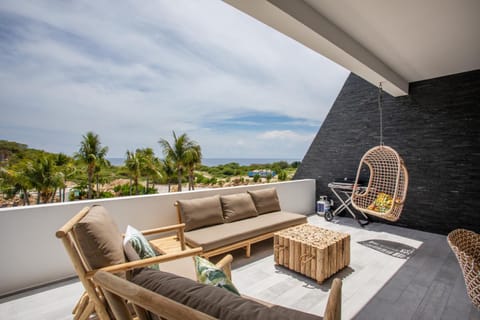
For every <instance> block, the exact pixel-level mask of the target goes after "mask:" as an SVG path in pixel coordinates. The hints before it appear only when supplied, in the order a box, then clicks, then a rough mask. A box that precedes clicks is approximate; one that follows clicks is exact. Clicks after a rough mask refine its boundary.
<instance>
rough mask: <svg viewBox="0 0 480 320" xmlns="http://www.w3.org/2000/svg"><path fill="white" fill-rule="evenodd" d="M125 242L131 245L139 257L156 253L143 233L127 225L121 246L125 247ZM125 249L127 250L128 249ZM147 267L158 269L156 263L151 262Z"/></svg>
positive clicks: (142, 257)
mask: <svg viewBox="0 0 480 320" xmlns="http://www.w3.org/2000/svg"><path fill="white" fill-rule="evenodd" d="M127 244H130V245H131V246H132V247H133V249H134V250H135V251H136V252H137V254H138V256H139V257H140V259H146V258H152V257H156V256H157V253H156V252H155V250H154V249H153V248H152V246H150V243H149V242H148V240H147V239H146V238H145V237H144V236H143V234H142V233H141V232H140V231H138V230H137V229H135V228H134V227H132V226H127V231H126V232H125V238H124V240H123V246H124V248H125V249H127ZM126 251H127V252H128V249H127V250H126ZM148 267H149V268H151V269H156V270H158V269H159V266H158V264H152V265H150V266H148Z"/></svg>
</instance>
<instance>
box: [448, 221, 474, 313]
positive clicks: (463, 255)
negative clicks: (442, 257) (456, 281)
mask: <svg viewBox="0 0 480 320" xmlns="http://www.w3.org/2000/svg"><path fill="white" fill-rule="evenodd" d="M447 240H448V244H449V245H450V247H451V248H452V250H453V252H454V253H455V255H456V256H457V259H458V262H459V264H460V268H461V269H462V272H463V277H464V278H465V285H466V286H467V293H468V296H469V297H470V299H471V300H472V303H473V304H474V305H475V307H477V308H479V309H480V234H478V233H475V232H473V231H470V230H465V229H456V230H454V231H452V232H450V233H449V234H448V236H447Z"/></svg>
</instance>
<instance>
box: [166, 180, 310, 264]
mask: <svg viewBox="0 0 480 320" xmlns="http://www.w3.org/2000/svg"><path fill="white" fill-rule="evenodd" d="M175 206H176V207H177V213H178V220H179V223H184V224H185V241H186V243H187V244H188V245H189V246H190V247H195V248H197V247H202V248H203V252H202V255H203V256H204V257H207V258H209V257H211V256H215V255H219V254H223V253H227V252H230V251H232V250H235V249H239V248H245V250H246V256H247V257H250V252H251V245H252V244H253V243H256V242H259V241H263V240H265V239H269V238H272V237H273V234H274V233H275V232H277V231H279V230H282V229H285V228H288V227H291V226H295V225H299V224H304V223H307V218H306V216H305V215H302V214H298V213H292V212H286V211H282V210H281V208H280V202H279V199H278V195H277V192H276V190H275V188H269V189H260V190H254V191H250V190H249V191H248V192H243V193H237V194H230V195H221V196H219V195H216V196H210V197H204V198H198V199H190V200H178V201H177V202H176V203H175Z"/></svg>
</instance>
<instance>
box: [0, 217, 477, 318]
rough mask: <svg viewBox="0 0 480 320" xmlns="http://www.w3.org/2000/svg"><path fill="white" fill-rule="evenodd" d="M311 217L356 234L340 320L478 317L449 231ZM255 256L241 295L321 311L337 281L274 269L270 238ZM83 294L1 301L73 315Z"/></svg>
mask: <svg viewBox="0 0 480 320" xmlns="http://www.w3.org/2000/svg"><path fill="white" fill-rule="evenodd" d="M309 222H310V223H311V224H314V225H318V226H321V227H325V228H329V229H332V230H338V231H342V232H348V233H349V234H350V235H351V252H352V256H351V263H350V266H348V267H347V268H345V269H343V270H342V271H340V272H339V273H337V274H336V275H335V276H336V277H340V278H341V279H342V280H343V288H342V313H343V317H342V318H343V319H480V311H479V310H477V309H475V308H474V307H473V305H472V304H471V302H470V300H469V299H468V297H467V294H466V291H465V284H464V282H463V277H462V274H461V271H460V268H459V266H458V263H457V261H456V260H455V256H454V255H453V253H452V252H451V250H450V248H449V247H448V244H447V242H446V238H445V236H443V235H437V234H431V233H426V232H421V231H417V230H412V229H404V228H399V227H395V226H389V225H385V224H382V223H373V224H370V225H368V226H366V227H365V228H361V227H359V226H358V224H356V222H355V221H353V220H352V219H349V218H342V217H336V218H335V219H334V221H332V222H326V221H325V220H324V219H323V218H321V217H318V216H311V217H309ZM359 242H364V243H365V242H366V244H368V246H367V245H364V244H361V243H359ZM252 254H253V256H252V257H251V258H249V259H246V258H244V257H243V252H242V251H236V252H234V257H235V260H234V271H233V280H234V283H235V284H236V286H237V287H238V288H239V290H240V291H241V292H242V293H243V294H246V295H250V296H253V297H256V298H260V299H263V300H267V301H269V302H272V303H276V304H281V305H284V306H288V307H291V308H296V309H299V310H302V311H305V312H310V313H314V314H319V315H321V314H323V311H324V308H325V304H326V299H327V297H328V293H329V290H330V286H331V281H332V279H328V280H327V281H325V282H324V283H323V284H321V285H319V284H317V283H316V282H315V281H313V280H311V279H309V278H306V277H304V276H302V275H300V274H297V273H295V272H292V271H289V270H287V269H285V268H283V267H281V266H275V265H274V263H273V256H272V242H271V241H264V242H263V243H259V244H257V245H255V246H254V247H253V248H252ZM405 257H407V259H404V258H405ZM82 291H83V289H82V286H81V284H80V283H78V282H76V281H67V282H64V283H60V284H57V285H52V286H48V287H45V288H41V289H37V290H34V291H31V292H25V293H22V294H19V295H15V296H10V297H8V298H4V299H1V300H0V319H71V318H72V317H71V313H70V312H71V309H72V307H73V305H74V304H75V302H76V300H77V299H78V297H79V296H80V294H81V293H82Z"/></svg>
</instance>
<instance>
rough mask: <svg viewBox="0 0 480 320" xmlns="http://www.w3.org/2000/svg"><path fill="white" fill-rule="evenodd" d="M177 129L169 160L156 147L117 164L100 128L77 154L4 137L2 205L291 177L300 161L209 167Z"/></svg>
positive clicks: (0, 145)
mask: <svg viewBox="0 0 480 320" xmlns="http://www.w3.org/2000/svg"><path fill="white" fill-rule="evenodd" d="M172 133H173V134H172V138H173V139H172V140H171V142H170V141H168V140H167V139H163V138H161V139H160V140H159V144H160V147H161V151H162V153H163V159H160V158H158V157H157V156H156V155H155V152H154V150H153V149H152V148H139V149H136V150H134V151H133V150H132V151H131V150H127V151H126V154H125V160H124V162H123V164H122V165H116V166H114V165H111V164H110V162H109V161H108V158H107V154H108V147H107V146H103V145H102V143H101V140H100V137H99V136H98V134H96V133H94V132H87V133H86V134H85V135H83V136H82V139H81V141H80V145H79V149H78V151H77V152H75V153H74V155H73V156H68V155H65V154H62V153H58V154H57V153H49V152H45V151H42V150H36V149H32V148H29V147H28V146H27V145H26V144H21V143H17V142H12V141H6V140H0V207H2V206H12V205H13V206H18V205H30V204H40V203H51V202H62V201H73V200H82V199H93V198H109V197H116V196H128V195H141V194H151V193H157V192H158V190H159V187H160V185H165V188H167V186H168V189H167V190H168V192H171V191H181V190H182V186H183V185H188V190H194V189H195V187H201V188H215V187H222V186H236V185H245V184H251V183H268V182H272V181H285V180H288V179H291V178H292V176H293V175H294V173H295V171H296V168H297V167H298V165H299V164H300V163H299V162H297V161H296V162H292V163H288V162H286V161H279V162H273V163H270V164H252V165H248V166H242V165H240V164H239V163H236V162H231V163H227V164H222V165H217V166H205V165H202V150H201V147H200V145H199V144H198V143H197V142H195V141H194V140H192V139H191V138H190V137H189V136H188V135H187V134H185V133H183V134H180V135H177V134H176V133H175V131H173V132H172ZM172 186H173V187H172ZM163 192H165V191H163ZM67 197H68V199H67Z"/></svg>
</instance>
